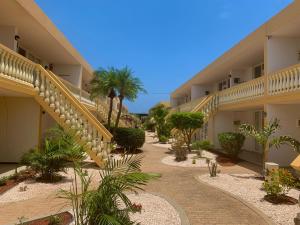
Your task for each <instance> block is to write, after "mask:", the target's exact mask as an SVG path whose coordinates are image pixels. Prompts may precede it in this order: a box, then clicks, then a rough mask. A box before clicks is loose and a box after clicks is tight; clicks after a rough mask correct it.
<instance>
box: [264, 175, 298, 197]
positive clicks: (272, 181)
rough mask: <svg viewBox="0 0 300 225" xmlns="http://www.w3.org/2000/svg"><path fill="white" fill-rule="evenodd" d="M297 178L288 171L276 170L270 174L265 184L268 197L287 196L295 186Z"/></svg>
mask: <svg viewBox="0 0 300 225" xmlns="http://www.w3.org/2000/svg"><path fill="white" fill-rule="evenodd" d="M295 182H296V181H295V178H294V177H293V175H292V174H291V173H290V172H289V171H288V170H286V169H276V170H272V171H270V172H269V175H268V179H267V180H266V181H264V183H263V189H264V190H265V191H266V193H267V195H269V196H273V197H277V198H278V197H280V196H282V195H286V194H287V193H288V192H289V191H290V189H291V188H293V187H294V186H295Z"/></svg>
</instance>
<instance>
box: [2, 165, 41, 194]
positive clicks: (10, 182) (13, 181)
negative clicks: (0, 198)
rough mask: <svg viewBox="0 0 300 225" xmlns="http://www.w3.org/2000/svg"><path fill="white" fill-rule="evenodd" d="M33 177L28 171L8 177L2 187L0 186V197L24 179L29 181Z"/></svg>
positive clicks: (31, 172) (32, 173)
mask: <svg viewBox="0 0 300 225" xmlns="http://www.w3.org/2000/svg"><path fill="white" fill-rule="evenodd" d="M34 176H35V173H34V172H33V171H30V170H24V171H21V172H19V173H17V174H13V175H10V176H9V177H7V180H6V181H5V184H4V185H1V186H0V195H2V194H4V193H5V192H6V191H8V190H10V189H11V188H13V187H15V186H17V185H18V184H19V183H21V182H23V181H24V180H26V179H31V178H32V177H34Z"/></svg>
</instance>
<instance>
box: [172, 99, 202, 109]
mask: <svg viewBox="0 0 300 225" xmlns="http://www.w3.org/2000/svg"><path fill="white" fill-rule="evenodd" d="M204 98H205V97H201V98H197V99H195V100H193V101H190V102H187V103H184V104H181V105H179V106H176V107H175V108H173V111H175V112H190V111H192V110H193V109H194V108H195V107H196V106H197V105H198V104H199V103H201V101H202V100H203V99H204Z"/></svg>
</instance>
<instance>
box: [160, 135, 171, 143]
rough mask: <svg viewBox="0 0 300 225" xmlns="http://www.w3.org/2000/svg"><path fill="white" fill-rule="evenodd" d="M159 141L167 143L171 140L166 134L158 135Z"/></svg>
mask: <svg viewBox="0 0 300 225" xmlns="http://www.w3.org/2000/svg"><path fill="white" fill-rule="evenodd" d="M158 141H159V142H161V143H167V142H168V141H169V138H168V137H166V136H164V135H161V136H159V137H158Z"/></svg>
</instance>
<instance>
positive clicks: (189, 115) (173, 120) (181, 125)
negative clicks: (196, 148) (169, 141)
mask: <svg viewBox="0 0 300 225" xmlns="http://www.w3.org/2000/svg"><path fill="white" fill-rule="evenodd" d="M168 121H169V123H170V126H171V128H173V129H176V130H177V131H179V132H180V133H181V134H182V137H183V140H184V142H185V144H186V146H187V148H188V150H189V152H190V151H191V142H192V136H193V134H194V132H195V131H196V130H197V129H199V128H201V127H202V125H203V114H202V113H200V112H177V113H173V114H171V115H170V116H169V117H168Z"/></svg>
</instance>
